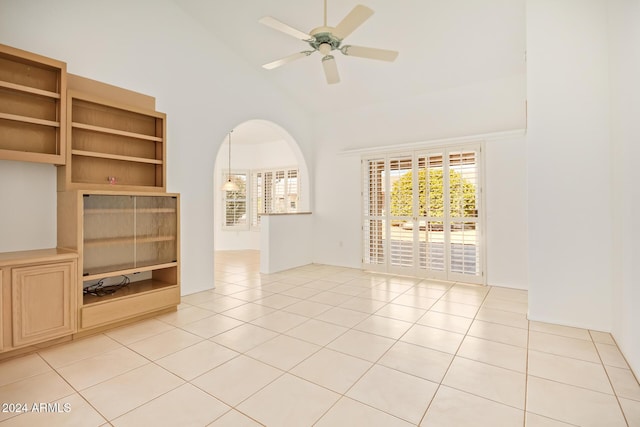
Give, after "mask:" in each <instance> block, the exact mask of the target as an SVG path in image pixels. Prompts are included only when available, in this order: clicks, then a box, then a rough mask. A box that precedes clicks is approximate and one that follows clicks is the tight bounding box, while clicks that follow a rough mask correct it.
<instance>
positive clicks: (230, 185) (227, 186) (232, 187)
mask: <svg viewBox="0 0 640 427" xmlns="http://www.w3.org/2000/svg"><path fill="white" fill-rule="evenodd" d="M231 132H233V129H232V130H231ZM231 132H229V169H228V172H227V182H225V183H224V185H223V186H222V191H238V190H240V188H239V187H238V184H236V183H235V182H233V181H231Z"/></svg>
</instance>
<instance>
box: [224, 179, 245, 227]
mask: <svg viewBox="0 0 640 427" xmlns="http://www.w3.org/2000/svg"><path fill="white" fill-rule="evenodd" d="M229 178H230V179H231V181H232V182H234V183H235V184H236V185H237V187H238V190H237V191H223V192H222V194H223V197H224V203H223V209H224V213H223V223H222V227H223V228H232V229H246V228H248V226H249V223H248V221H247V214H248V207H249V203H248V194H247V191H248V188H247V174H246V173H231V174H227V173H225V174H224V177H223V179H224V181H223V182H226V180H227V179H229Z"/></svg>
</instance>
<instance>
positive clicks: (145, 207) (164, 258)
mask: <svg viewBox="0 0 640 427" xmlns="http://www.w3.org/2000/svg"><path fill="white" fill-rule="evenodd" d="M177 203H178V200H177V198H175V197H158V196H138V197H136V234H135V235H136V267H144V266H148V265H156V264H165V263H170V262H175V261H176V260H177V232H178V230H177V227H178V224H177Z"/></svg>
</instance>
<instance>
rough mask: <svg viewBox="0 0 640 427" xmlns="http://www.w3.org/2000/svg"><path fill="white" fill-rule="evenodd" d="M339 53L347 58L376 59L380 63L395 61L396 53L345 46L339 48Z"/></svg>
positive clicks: (371, 48)
mask: <svg viewBox="0 0 640 427" xmlns="http://www.w3.org/2000/svg"><path fill="white" fill-rule="evenodd" d="M340 52H342V53H343V54H345V55H348V56H357V57H360V58H368V59H378V60H380V61H389V62H392V61H395V59H396V58H397V56H398V52H396V51H395V50H386V49H376V48H373V47H364V46H351V45H345V46H342V47H341V48H340Z"/></svg>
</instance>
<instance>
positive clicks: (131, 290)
mask: <svg viewBox="0 0 640 427" xmlns="http://www.w3.org/2000/svg"><path fill="white" fill-rule="evenodd" d="M175 286H178V285H176V284H175V283H167V282H162V281H160V280H154V279H147V280H141V281H139V282H131V283H129V284H128V285H127V286H123V287H122V288H120V289H118V290H117V291H116V292H114V293H112V294H107V295H103V296H96V295H90V294H84V295H83V297H82V301H83V302H82V304H83V306H85V307H86V306H89V305H92V304H101V303H106V302H109V301H113V300H117V299H119V298H126V297H131V296H133V295H138V294H142V293H145V292H149V291H157V290H160V289H166V288H169V287H175Z"/></svg>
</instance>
